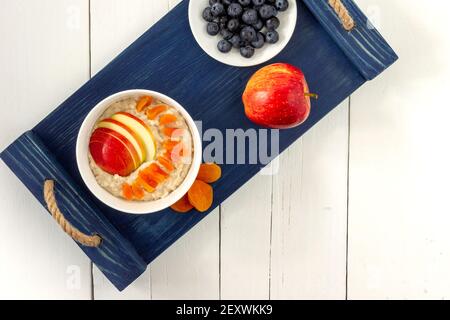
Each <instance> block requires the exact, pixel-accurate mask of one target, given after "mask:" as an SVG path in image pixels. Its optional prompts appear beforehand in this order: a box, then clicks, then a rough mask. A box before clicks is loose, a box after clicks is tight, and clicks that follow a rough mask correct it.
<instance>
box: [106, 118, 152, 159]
mask: <svg viewBox="0 0 450 320" xmlns="http://www.w3.org/2000/svg"><path fill="white" fill-rule="evenodd" d="M98 127H99V128H107V129H111V130H113V131H116V132H117V133H119V134H121V135H122V136H124V137H125V138H126V139H127V140H128V141H129V142H131V144H132V145H133V147H134V149H135V150H136V151H137V154H138V156H139V164H142V163H143V162H144V161H145V159H146V154H145V147H144V144H143V143H142V140H141V138H139V136H138V135H137V134H136V133H135V132H134V131H133V130H131V129H130V128H129V127H127V126H126V125H124V124H123V123H121V122H119V121H116V120H114V119H104V120H102V121H101V122H100V123H99V124H98Z"/></svg>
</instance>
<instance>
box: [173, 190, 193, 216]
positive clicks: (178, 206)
mask: <svg viewBox="0 0 450 320" xmlns="http://www.w3.org/2000/svg"><path fill="white" fill-rule="evenodd" d="M170 207H171V208H172V210H174V211H176V212H179V213H186V212H189V211H191V210H192V209H194V206H193V205H192V204H191V203H190V202H189V198H188V195H187V194H185V195H184V196H183V198H181V199H180V200H178V201H177V202H175V203H174V204H173V205H171V206H170Z"/></svg>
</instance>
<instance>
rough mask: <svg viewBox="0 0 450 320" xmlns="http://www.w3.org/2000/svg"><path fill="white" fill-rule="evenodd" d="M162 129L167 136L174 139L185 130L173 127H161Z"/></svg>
mask: <svg viewBox="0 0 450 320" xmlns="http://www.w3.org/2000/svg"><path fill="white" fill-rule="evenodd" d="M161 131H162V133H163V134H164V135H165V136H166V137H170V138H172V139H173V138H179V137H181V136H183V132H184V131H183V129H180V128H171V127H164V128H162V129H161Z"/></svg>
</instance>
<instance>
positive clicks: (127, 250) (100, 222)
mask: <svg viewBox="0 0 450 320" xmlns="http://www.w3.org/2000/svg"><path fill="white" fill-rule="evenodd" d="M1 156H2V159H3V160H4V161H5V163H6V164H7V165H8V166H9V167H10V169H11V170H13V171H14V172H15V173H16V174H17V176H18V177H19V178H20V179H21V181H22V183H23V184H25V185H26V186H27V187H28V189H29V190H30V191H31V192H32V193H33V195H34V196H35V197H36V198H37V199H38V200H39V202H40V203H41V204H42V205H43V206H44V207H46V206H47V205H46V203H45V200H44V192H43V191H44V190H43V189H44V182H45V181H46V180H53V181H54V184H55V186H54V193H55V199H56V201H57V204H58V207H59V209H61V212H62V213H63V215H64V217H65V218H66V220H67V221H68V222H69V223H70V224H71V225H73V226H74V227H75V228H76V229H78V230H80V231H81V232H82V233H84V234H87V235H93V234H98V235H99V236H100V237H101V238H102V242H101V244H100V245H99V246H98V247H95V248H90V247H86V246H81V245H80V248H81V249H82V250H83V251H84V253H85V254H86V255H87V256H88V257H89V258H90V259H91V260H92V261H93V262H94V263H95V264H96V265H97V266H98V267H99V268H100V269H101V270H102V272H103V273H104V274H105V275H106V276H107V277H108V279H109V280H110V281H111V282H112V283H113V284H114V285H115V286H116V287H117V288H118V289H119V290H123V289H124V288H125V287H126V286H128V284H129V283H130V282H131V281H133V280H134V279H136V278H137V277H138V276H139V275H141V274H142V272H144V270H145V269H146V267H147V265H146V263H145V262H144V261H143V260H142V258H141V256H140V255H139V254H138V253H137V252H136V250H135V248H134V247H133V245H132V244H131V243H130V242H129V241H128V240H127V239H126V238H124V237H123V236H122V235H121V234H120V232H119V231H118V230H117V229H116V228H115V227H114V226H113V225H111V223H110V222H109V220H107V219H106V218H105V216H104V215H103V214H102V213H101V210H99V209H98V207H97V206H96V205H95V204H94V203H93V202H92V200H91V197H90V196H89V195H88V193H87V192H88V191H87V189H86V188H84V187H82V186H80V185H78V184H77V183H76V182H74V181H73V179H72V178H71V177H70V175H68V174H67V172H66V171H65V170H64V168H63V167H62V166H61V165H60V164H59V161H57V160H56V159H55V157H54V156H53V154H52V153H51V152H50V151H49V150H48V148H47V147H46V146H45V145H44V144H43V143H42V141H41V139H40V138H39V137H38V136H37V135H36V134H35V133H33V132H31V131H29V132H27V133H25V134H24V135H22V136H21V137H20V138H19V139H18V140H16V143H14V144H12V145H10V146H9V147H8V148H7V149H6V150H5V151H4V152H3V153H2V155H1ZM19 156H20V157H19ZM111 261H114V263H111Z"/></svg>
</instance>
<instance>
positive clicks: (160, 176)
mask: <svg viewBox="0 0 450 320" xmlns="http://www.w3.org/2000/svg"><path fill="white" fill-rule="evenodd" d="M142 174H143V175H144V176H145V177H148V178H149V179H151V180H153V181H155V182H157V183H158V184H159V183H162V182H164V180H166V178H167V173H165V172H164V171H163V170H161V169H160V168H159V166H158V165H157V164H155V163H152V164H151V165H150V166H148V167H147V168H145V169H144V170H143V171H142Z"/></svg>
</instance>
